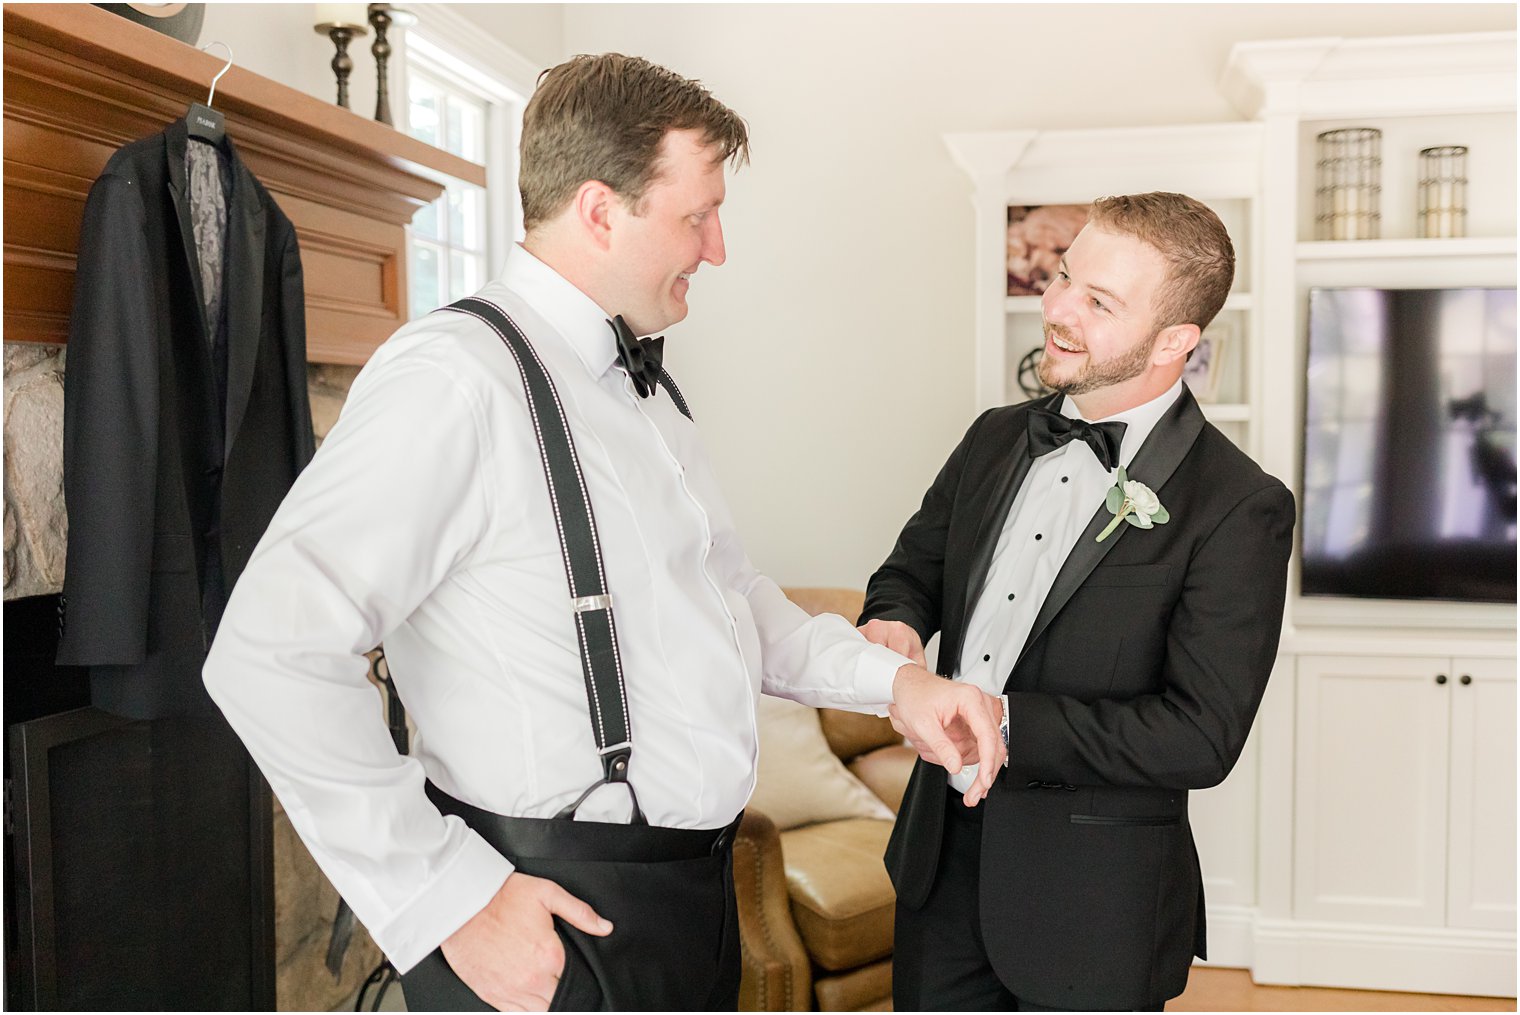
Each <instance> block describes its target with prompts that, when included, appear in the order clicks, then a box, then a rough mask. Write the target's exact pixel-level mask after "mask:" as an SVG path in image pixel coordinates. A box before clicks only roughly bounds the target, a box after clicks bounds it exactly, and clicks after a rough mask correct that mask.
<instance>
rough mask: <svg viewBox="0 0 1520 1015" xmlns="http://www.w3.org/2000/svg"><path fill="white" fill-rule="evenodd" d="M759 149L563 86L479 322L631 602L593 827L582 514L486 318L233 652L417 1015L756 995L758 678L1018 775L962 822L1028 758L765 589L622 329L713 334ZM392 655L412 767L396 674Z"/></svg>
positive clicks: (441, 325) (550, 81)
mask: <svg viewBox="0 0 1520 1015" xmlns="http://www.w3.org/2000/svg"><path fill="white" fill-rule="evenodd" d="M747 152H748V137H747V131H746V128H745V125H744V123H743V121H742V120H740V119H739V117H738V116H737V115H735V114H734V113H733V112H732V111H731V110H729V109H727V108H726V107H724V106H723V105H722V104H721V103H719V102H718V101H717V100H716V99H714V98H713V97H712V96H711V95H710V94H709V93H708V92H707V91H706V90H705V89H704V88H702V87H701V86H700V85H699V84H697V83H696V82H693V81H689V80H686V79H683V78H681V77H679V76H678V75H675V74H673V73H671V72H670V71H667V70H664V69H662V68H659V67H656V66H654V65H652V64H650V63H648V62H646V61H644V60H640V59H637V58H629V57H623V56H618V55H615V54H608V55H604V56H600V57H576V58H575V59H573V60H571V61H569V62H567V63H565V64H562V65H561V66H559V67H556V68H554V69H552V70H550V71H549V72H548V73H547V74H546V75H545V76H544V78H543V80H542V82H541V85H540V87H539V89H538V91H537V93H536V94H535V95H534V98H533V100H532V102H530V104H529V106H528V109H527V111H526V113H525V117H524V125H523V139H522V195H523V207H524V214H525V220H526V221H525V224H526V229H527V239H526V241H525V242H524V244H523V245H522V246H521V247H515V248H514V249H513V250H512V251H511V252H510V254H509V256H508V259H507V264H506V268H505V271H504V272H503V274H502V277H501V278H500V279H499V280H498V281H496V282H493V283H491V284H490V285H488V286H486V287H485V289H483V290H482V291H481V292H480V293H479V294H478V298H477V301H473V302H472V301H465V303H466V304H470V305H471V306H474V307H475V308H476V309H477V310H483V311H484V312H485V313H486V314H487V315H489V314H490V313H494V312H495V311H500V313H501V314H502V315H504V317H505V318H506V319H507V320H508V321H509V322H510V323H512V324H515V326H516V327H517V328H518V329H520V332H521V335H522V336H523V338H524V339H525V340H526V343H527V345H528V346H531V357H532V358H534V359H536V361H537V362H538V363H540V364H541V365H542V367H543V369H544V370H545V371H546V373H547V374H548V376H549V378H550V379H551V380H552V383H553V385H554V388H555V392H556V401H557V403H558V405H559V408H560V410H561V411H562V412H563V415H564V417H565V419H566V421H567V424H568V430H569V432H570V435H571V437H572V439H573V442H574V452H575V455H576V457H577V459H578V465H579V468H580V471H581V474H582V477H583V478H582V479H581V485H582V489H583V490H584V494H585V496H586V497H587V499H588V500H589V502H590V505H591V506H592V507H593V508H594V525H595V529H596V531H597V533H598V534H599V541H600V552H601V555H602V557H603V564H604V570H605V574H604V578H605V584H606V588H607V593H608V595H609V596H610V599H611V602H612V603H613V604H615V608H616V612H617V625H616V646H615V654H616V655H617V656H618V658H619V666H620V669H619V671H618V676H619V680H618V683H619V684H620V685H621V687H620V688H619V693H621V694H623V695H625V696H626V703H627V705H626V707H627V717H628V727H629V730H630V733H629V736H628V740H629V741H631V743H632V747H631V755H630V754H628V753H626V752H627V750H629V749H630V748H628V745H621V746H623V747H624V748H625V753H624V754H623V755H622V757H623V758H624V759H625V760H626V762H627V768H626V776H625V784H623V785H608V786H602V787H601V788H598V789H596V790H595V791H594V792H591V793H590V794H589V796H586V797H585V799H584V802H583V803H581V804H580V806H579V809H578V810H575V809H574V807H575V804H576V803H577V801H578V800H579V798H581V797H582V796H583V794H585V792H586V791H587V789H588V787H593V786H596V785H597V784H598V783H599V782H602V781H603V779H604V776H605V777H607V778H611V770H610V769H609V768H607V767H606V766H604V764H603V762H602V760H601V759H602V755H603V754H605V748H606V745H601V744H599V742H598V739H597V737H598V736H599V735H600V734H599V727H598V729H597V730H595V731H594V729H593V723H594V722H595V723H600V721H601V716H600V715H597V716H595V717H593V716H592V715H591V714H590V711H589V709H590V708H591V706H589V705H588V697H587V695H588V691H587V686H588V683H589V682H590V681H589V677H587V676H584V675H583V671H582V647H581V646H580V645H579V644H578V638H577V627H576V623H575V614H574V613H573V612H572V608H571V603H570V600H569V598H568V596H569V594H568V592H567V584H566V581H567V578H566V562H565V559H564V558H562V556H561V541H560V532H559V531H557V528H556V525H557V522H559V521H560V517H559V515H560V507H561V505H560V502H559V501H558V500H554V501H551V497H550V493H549V487H548V485H547V484H546V480H545V465H544V464H543V463H542V462H541V459H540V447H539V444H538V441H537V439H536V434H537V432H538V431H539V429H540V422H541V419H540V415H539V414H537V413H538V412H539V410H532V409H530V406H529V404H528V400H527V397H526V395H525V382H524V376H525V375H524V374H520V373H519V367H518V362H517V360H516V359H515V358H514V355H513V354H512V353H511V352H510V351H509V342H508V338H507V337H506V335H505V333H503V334H498V333H497V332H496V331H493V329H492V328H491V327H488V326H487V324H486V323H484V322H483V320H482V318H481V316H479V315H475V314H467V313H448V312H439V313H434V314H430V315H428V316H427V317H425V318H423V319H421V320H418V321H416V322H413V323H412V324H410V325H407V326H406V327H404V328H402V329H401V330H400V331H398V332H397V333H396V334H395V335H394V336H392V337H391V339H390V340H389V341H387V342H386V343H385V344H384V345H383V346H382V347H381V348H380V349H379V350H377V351H376V353H375V354H374V356H373V357H372V358H371V360H370V361H369V363H368V365H367V366H366V367H365V368H364V370H363V371H362V372H361V373H360V375H359V377H358V378H357V380H356V381H355V383H354V385H353V388H352V391H351V392H350V394H349V397H348V401H347V404H346V405H345V406H344V409H343V413H342V416H341V418H340V419H339V420H338V422H337V424H336V425H335V426H334V427H333V429H332V432H331V433H330V434H329V435H328V437H327V440H326V442H325V443H324V445H323V447H322V448H321V450H320V451H319V453H318V454H317V456H316V458H315V459H314V461H313V462H312V464H311V466H310V467H308V468H307V470H306V471H305V472H304V473H303V474H302V475H301V477H300V478H299V480H298V481H297V482H296V484H295V486H294V488H293V489H292V491H291V493H290V496H289V497H288V498H287V499H286V501H285V502H284V504H283V506H282V507H281V508H280V510H279V513H278V514H277V515H276V516H275V518H274V520H273V522H272V523H271V525H270V527H269V529H268V532H267V534H266V535H265V537H264V538H263V540H262V541H261V543H260V544H259V547H258V549H257V551H256V552H255V553H254V555H253V558H252V561H251V562H250V564H249V565H248V568H247V570H246V571H245V572H244V574H243V577H242V580H241V581H240V583H239V585H238V587H237V590H236V592H235V594H234V595H233V597H232V599H231V602H230V604H229V606H228V609H227V613H226V616H225V618H224V619H223V622H222V626H221V629H220V633H219V634H218V637H217V639H216V642H215V644H214V645H213V647H212V650H211V653H210V656H209V658H208V660H207V663H206V667H205V677H206V683H207V686H208V688H209V689H210V691H211V694H212V696H213V698H214V699H215V700H216V701H217V703H218V704H219V705H220V706H221V707H222V709H223V710H224V711H225V713H226V715H227V717H228V719H229V721H230V722H231V723H232V725H233V727H234V728H235V729H236V730H237V731H238V733H239V735H240V736H242V737H243V739H244V740H245V741H246V743H247V745H248V748H249V750H250V751H251V753H252V754H253V756H254V758H255V759H256V760H257V761H258V763H259V765H260V766H261V768H262V770H263V771H264V773H265V775H266V776H267V777H268V779H269V781H270V784H271V785H272V786H273V788H274V791H275V793H276V794H277V795H278V796H279V797H280V800H281V801H282V803H283V804H284V807H285V810H286V813H287V814H288V815H289V816H290V819H291V822H292V824H293V825H294V826H295V829H296V831H297V832H298V833H299V834H300V835H301V837H302V839H303V841H304V842H305V843H306V844H307V846H308V847H309V848H310V850H311V852H312V855H313V856H314V857H315V858H316V860H317V862H318V864H319V865H320V866H321V868H322V869H323V871H324V872H325V873H326V874H327V875H328V877H329V878H330V879H331V880H332V882H333V884H334V885H335V886H336V887H337V888H338V890H339V891H340V892H341V893H342V895H343V897H344V898H345V899H346V900H347V901H348V903H349V904H350V905H351V906H352V907H353V909H354V911H355V913H356V914H357V915H358V916H359V918H360V919H361V920H363V921H364V923H365V925H366V926H367V927H368V928H369V930H370V932H371V934H372V935H373V936H374V938H375V940H376V942H377V943H378V944H379V945H380V947H381V948H382V949H383V950H384V951H385V953H386V954H387V956H389V958H390V959H391V961H392V962H393V963H394V964H395V966H396V967H397V969H398V970H400V971H401V972H402V973H403V974H405V978H404V981H403V982H404V986H405V989H406V993H407V1002H408V1004H409V1006H410V1007H411V1008H412V1009H413V1010H423V1009H432V1008H439V1009H443V1008H466V1009H469V1008H474V1009H485V1008H487V1007H495V1008H500V1009H509V1008H510V1009H525V1010H543V1009H545V1008H548V1007H551V1006H552V1007H553V1008H555V1009H561V1010H568V1009H584V1008H598V1007H611V1008H614V1009H616V1008H625V1009H630V1008H646V1009H651V1008H653V1009H660V1008H684V1009H691V1008H732V1007H734V1005H735V1003H736V999H737V992H738V941H737V923H736V919H735V914H734V911H733V904H732V881H731V877H730V875H729V862H730V860H729V857H730V852H729V846H730V844H731V829H732V826H733V824H734V822H735V818H736V815H738V814H739V812H740V811H741V809H742V808H743V807H744V805H745V802H746V801H747V800H748V798H749V795H750V792H751V789H752V788H753V785H754V775H755V751H756V734H755V718H754V716H755V702H756V696H757V695H758V694H759V693H760V692H761V691H764V692H766V693H771V694H779V695H781V696H784V697H789V698H793V699H796V700H799V701H803V702H806V703H808V704H812V705H820V706H822V705H827V706H836V707H844V708H857V709H863V710H874V711H877V712H883V711H885V710H886V708H887V707H888V705H889V704H890V705H893V711H894V714H895V715H896V717H897V721H898V722H899V723H902V724H904V725H905V726H906V727H908V728H911V729H912V730H914V731H915V737H916V738H918V739H922V740H924V741H927V742H929V743H931V744H934V745H936V748H937V749H938V750H939V751H940V757H941V760H942V763H943V764H945V765H946V767H947V768H949V769H951V770H952V771H953V770H956V769H958V768H959V767H960V764H961V761H962V759H963V758H964V759H965V760H966V761H967V762H968V763H969V762H971V761H975V760H976V759H977V758H978V757H980V758H982V759H990V760H992V761H993V762H994V764H993V765H984V766H983V769H984V770H985V771H986V772H988V773H989V774H988V775H986V776H984V777H982V778H981V779H979V780H978V781H977V782H975V783H974V784H972V785H971V786H970V787H969V789H968V791H967V793H966V802H967V803H968V804H974V803H976V801H977V800H979V799H980V797H981V796H982V795H983V794H984V793H985V792H986V789H987V787H988V786H989V785H990V783H991V774H990V773H991V772H993V771H995V764H996V762H998V761H1000V760H1001V752H1002V749H1003V748H1002V744H1001V742H1000V741H999V739H998V733H997V723H998V721H999V719H1000V716H1001V712H1000V705H999V703H998V701H997V699H996V698H994V697H991V696H989V695H986V694H984V693H983V692H981V691H979V690H976V689H974V688H972V687H970V686H969V685H962V684H954V683H951V682H949V681H944V680H941V679H939V678H938V677H936V676H934V675H933V674H930V673H928V672H927V671H925V670H923V669H921V668H920V667H918V666H917V665H914V664H913V663H911V662H910V661H909V660H907V659H905V658H904V657H902V656H900V655H898V654H897V653H895V652H892V651H890V650H888V649H886V648H884V647H881V646H877V645H872V644H869V643H868V642H867V641H866V640H865V639H863V638H861V637H860V636H859V635H858V634H857V632H855V631H854V630H853V629H852V627H851V626H850V625H849V624H848V623H847V622H845V621H843V620H842V619H840V618H837V617H827V616H825V617H818V618H810V617H808V616H807V615H806V614H805V613H804V612H803V611H801V610H800V609H798V608H796V607H795V606H793V605H792V604H791V603H790V602H788V601H787V600H786V599H785V597H784V596H783V595H782V593H781V591H780V589H779V588H777V586H776V585H775V584H774V583H773V582H771V581H770V580H769V579H767V578H765V577H764V576H763V575H761V574H759V573H757V572H756V571H755V569H754V567H753V566H752V565H751V564H750V562H749V561H748V559H747V558H746V556H745V554H744V551H743V549H742V547H741V545H740V543H739V540H738V537H737V534H736V533H735V532H734V527H733V521H732V518H731V517H730V515H729V512H728V509H727V507H726V506H725V504H724V501H723V498H722V495H721V493H720V492H719V489H718V486H717V482H716V478H715V476H714V474H713V470H712V468H711V466H710V463H709V462H708V460H707V457H706V455H705V454H704V453H703V451H702V449H701V446H700V442H699V440H698V436H697V431H696V429H695V427H694V426H693V425H692V423H691V422H690V420H689V419H688V418H687V417H686V416H685V415H683V409H684V402H682V401H681V400H680V399H679V395H678V392H676V391H674V390H667V389H670V388H671V385H670V384H669V376H668V375H661V379H662V380H663V382H664V383H659V384H650V383H648V382H649V380H650V378H651V377H652V376H654V375H653V374H651V373H649V372H648V369H649V365H648V363H640V362H635V361H637V360H638V359H639V357H640V355H642V354H641V353H640V352H638V351H635V349H634V348H632V346H633V343H632V342H631V335H629V334H628V331H631V332H632V334H637V335H647V334H650V333H652V332H657V331H659V330H661V329H663V328H665V327H667V326H668V325H671V324H674V323H675V322H677V321H680V320H681V319H683V318H684V317H685V316H686V313H687V304H686V296H687V291H688V289H689V288H690V286H691V285H692V281H693V276H694V275H695V274H696V272H697V270H698V268H700V267H701V266H702V265H703V264H709V265H713V266H717V265H721V264H722V263H723V261H724V257H725V253H724V244H723V231H722V226H721V225H720V222H719V207H720V205H721V204H722V201H723V196H724V167H725V164H726V163H729V162H734V163H738V162H739V161H742V160H743V159H744V158H745V157H746V156H747ZM459 306H461V307H464V306H465V304H460V305H459ZM615 321H616V322H617V323H616V324H615V323H614V322H615ZM623 322H626V326H627V327H626V329H625V330H624V331H623V334H622V335H621V337H620V336H619V334H618V328H617V324H621V323H623ZM639 348H642V349H643V352H644V353H649V352H652V351H653V350H652V349H650V348H649V347H648V346H644V347H639ZM620 349H622V350H624V351H622V352H620ZM634 375H638V376H634ZM646 396H647V397H646ZM540 408H542V407H540ZM566 552H567V554H568V551H566ZM580 608H581V607H580V606H577V607H576V609H580ZM609 612H610V610H609ZM382 641H383V642H384V644H385V649H386V655H387V658H388V660H389V662H390V668H391V673H392V676H393V678H394V681H395V683H396V686H397V688H398V689H399V692H400V695H401V697H402V699H403V700H404V701H405V702H406V705H407V708H408V710H409V712H410V714H411V716H412V718H413V719H414V721H415V724H416V728H417V735H416V740H415V744H414V749H413V751H412V753H411V755H410V756H402V755H399V754H398V753H397V752H396V750H395V749H394V747H393V745H392V743H391V740H390V737H389V736H388V734H387V729H386V726H385V724H384V722H383V721H382V719H381V716H380V714H379V710H378V709H377V707H376V700H375V692H374V689H373V688H372V686H371V685H370V684H369V683H368V681H367V679H366V662H365V659H364V658H363V653H365V652H366V651H368V650H369V649H371V648H373V647H374V646H375V645H376V644H378V643H380V642H382ZM597 707H598V708H600V705H598V706H597ZM599 748H603V750H602V751H601V752H600V753H599ZM635 799H636V803H634V800H635ZM567 808H568V809H569V810H570V811H571V812H573V816H574V818H576V819H578V820H573V821H572V820H567V819H563V820H555V818H556V816H557V815H561V814H563V813H565V812H566V811H567ZM630 820H631V822H632V823H627V824H625V823H624V822H630ZM641 822H642V823H641ZM493 843H496V845H493ZM540 843H552V844H553V845H552V846H548V847H544V848H538V846H535V845H533V844H540ZM599 850H605V851H607V852H598V851H599ZM530 870H531V871H534V872H537V873H528V871H530ZM609 871H611V872H613V874H615V875H616V876H608V874H607V872H609ZM566 885H570V886H572V887H574V886H582V887H580V888H578V889H576V890H575V891H570V890H567V889H566V887H565V886H566ZM609 886H610V887H609ZM638 886H647V887H643V888H641V887H638ZM641 892H642V894H640V893H641ZM580 896H585V897H580ZM609 916H611V917H613V919H611V920H609V919H607V917H609Z"/></svg>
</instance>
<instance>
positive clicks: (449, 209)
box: [404, 34, 526, 318]
mask: <svg viewBox="0 0 1520 1015" xmlns="http://www.w3.org/2000/svg"><path fill="white" fill-rule="evenodd" d="M405 63H406V80H405V86H404V87H405V94H406V105H405V108H406V121H405V122H406V126H405V128H404V129H405V130H406V132H407V133H409V134H411V135H412V136H413V137H415V138H417V139H418V140H420V141H425V142H427V143H428V144H430V145H434V146H436V147H438V148H442V149H443V150H444V151H447V152H451V153H453V154H455V155H458V156H459V157H461V158H464V159H468V160H470V161H471V162H478V163H481V164H482V165H484V166H485V167H486V184H487V185H486V187H484V188H481V187H477V186H475V185H473V184H469V183H465V182H463V181H461V180H453V181H450V182H449V184H448V186H447V188H446V189H445V190H444V193H443V195H442V196H441V197H439V198H438V200H437V201H435V202H433V204H431V205H429V206H428V207H427V208H424V209H423V210H422V211H420V212H418V213H417V214H416V216H414V217H413V219H412V224H411V229H410V232H409V242H408V257H409V258H410V267H409V272H408V276H409V280H410V293H409V300H410V303H411V306H410V307H409V308H408V309H409V312H410V313H409V316H410V317H412V318H416V317H420V316H422V315H423V314H426V313H429V312H431V311H433V310H435V309H437V308H438V307H440V306H444V305H445V304H448V303H452V302H453V301H455V300H457V299H460V298H462V297H465V296H469V295H470V294H472V293H474V292H475V291H476V290H478V289H479V288H480V287H481V286H482V285H484V284H485V283H486V281H487V280H489V279H490V278H491V277H493V275H494V273H495V271H496V270H499V269H500V266H501V263H502V261H503V260H504V259H505V256H506V251H507V248H508V246H509V245H510V244H511V243H512V241H513V240H515V239H520V238H521V236H522V229H521V221H522V214H521V212H520V210H519V201H518V196H517V187H516V182H517V166H516V157H515V156H516V150H517V135H518V130H519V127H520V125H521V123H522V109H523V106H524V105H525V104H526V100H525V99H523V97H522V96H521V95H520V94H519V93H517V92H516V91H515V90H513V89H512V88H510V87H509V86H507V85H506V84H504V83H502V82H500V81H498V80H496V79H494V78H491V77H490V76H489V75H486V74H484V73H482V72H480V71H478V70H476V69H475V68H473V67H472V66H471V65H470V64H469V63H467V62H466V61H465V60H464V59H462V58H460V57H458V56H457V55H455V54H451V53H450V52H449V51H448V50H446V49H445V48H443V47H442V46H439V45H437V44H435V43H433V42H432V41H431V40H430V39H429V38H427V37H426V36H424V35H417V34H409V35H408V38H407V41H406V58H405Z"/></svg>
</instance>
